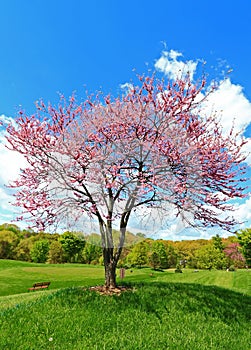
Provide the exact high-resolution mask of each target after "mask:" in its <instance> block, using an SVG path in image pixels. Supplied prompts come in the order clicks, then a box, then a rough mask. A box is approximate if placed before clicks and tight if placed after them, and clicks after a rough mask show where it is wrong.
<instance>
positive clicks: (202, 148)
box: [7, 75, 245, 286]
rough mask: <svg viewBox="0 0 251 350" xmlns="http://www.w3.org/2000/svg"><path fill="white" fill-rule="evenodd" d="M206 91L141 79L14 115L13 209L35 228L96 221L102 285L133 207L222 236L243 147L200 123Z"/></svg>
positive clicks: (207, 122) (210, 119)
mask: <svg viewBox="0 0 251 350" xmlns="http://www.w3.org/2000/svg"><path fill="white" fill-rule="evenodd" d="M205 85H206V82H205V80H204V79H202V81H201V82H200V83H197V84H193V83H192V82H191V80H190V78H189V75H186V76H183V77H182V78H179V79H176V80H175V81H168V82H164V81H163V80H161V81H159V80H158V79H157V78H156V77H155V76H154V75H153V76H151V77H148V76H142V77H139V85H136V84H132V86H131V87H130V89H129V90H128V92H127V93H126V94H125V95H123V96H120V97H118V98H112V97H111V96H109V95H108V96H105V97H102V96H96V97H94V98H87V99H86V101H85V102H84V103H82V104H77V102H76V101H75V98H74V96H73V97H71V98H70V100H69V101H68V102H67V101H66V100H65V99H64V98H62V100H61V102H60V104H59V106H58V107H53V106H51V105H48V106H46V105H45V104H44V102H43V101H41V102H40V103H39V104H38V105H37V112H36V113H35V114H33V115H26V114H25V113H24V111H20V114H19V117H18V118H17V119H16V121H15V124H12V125H9V127H8V129H7V131H8V136H7V140H8V147H9V148H10V149H12V150H14V151H17V152H19V153H21V154H23V155H24V157H25V158H26V160H27V163H28V166H27V167H26V168H25V169H22V172H21V175H20V177H19V179H18V180H16V181H15V182H14V183H13V187H16V188H18V191H17V193H16V205H18V206H20V207H22V208H23V209H24V214H27V213H28V214H29V215H30V217H29V220H31V222H32V223H33V224H34V225H36V226H37V227H39V228H40V229H44V228H45V227H48V226H51V225H53V224H58V223H60V222H62V221H64V222H67V220H70V221H72V220H74V219H76V220H77V219H79V218H81V217H83V215H84V214H85V213H87V214H88V215H89V216H90V217H94V218H96V219H97V222H98V224H99V228H100V233H101V237H102V247H103V253H104V263H105V270H106V282H107V286H110V285H113V286H114V285H115V280H114V279H115V268H116V265H117V262H118V259H119V256H120V254H121V250H122V247H123V244H124V240H125V232H126V228H127V225H128V222H129V219H130V217H131V215H132V213H133V212H135V211H136V212H137V210H138V209H140V208H150V209H151V210H153V211H154V210H156V211H158V212H161V213H163V215H169V213H170V211H171V212H172V213H175V215H177V216H179V217H180V218H181V219H182V220H184V221H185V222H187V223H188V224H190V225H194V226H198V225H200V224H202V225H203V226H205V225H206V226H215V225H218V226H220V227H222V228H223V229H227V230H229V229H231V227H232V226H233V225H234V224H235V223H236V222H235V220H234V218H232V217H230V216H229V215H228V213H229V210H231V206H230V205H229V204H228V203H227V201H228V200H229V199H232V198H234V197H242V196H243V187H241V186H240V175H241V174H242V173H243V166H242V161H243V160H244V159H245V156H244V155H243V153H242V146H243V144H244V140H241V139H240V138H239V135H238V134H235V133H234V130H233V129H232V130H231V131H230V133H229V134H228V135H225V134H223V132H222V128H221V126H220V123H219V121H218V120H217V119H216V117H215V115H214V114H212V115H203V113H202V112H201V110H200V107H201V104H202V100H203V99H204V97H203V98H202V97H201V96H204V95H203V93H205ZM224 212H226V213H227V214H226V215H225V216H224V215H223V213H224ZM21 219H23V217H21ZM115 222H118V226H119V230H120V238H119V243H118V247H117V249H114V248H115V247H114V241H113V234H112V228H113V225H114V223H115Z"/></svg>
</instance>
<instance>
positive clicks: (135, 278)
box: [0, 260, 251, 350]
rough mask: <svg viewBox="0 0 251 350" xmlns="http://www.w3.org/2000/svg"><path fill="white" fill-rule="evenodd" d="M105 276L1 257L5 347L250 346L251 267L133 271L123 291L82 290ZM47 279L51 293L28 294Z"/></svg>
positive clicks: (0, 324)
mask: <svg viewBox="0 0 251 350" xmlns="http://www.w3.org/2000/svg"><path fill="white" fill-rule="evenodd" d="M152 273H153V275H152ZM103 276H104V271H103V268H102V267H99V266H86V265H78V264H65V265H44V264H32V263H26V262H17V261H8V260H0V293H1V295H2V296H0V334H1V337H0V349H1V350H2V349H3V350H12V349H13V350H16V349H18V350H28V349H29V350H30V349H31V350H32V349H34V350H35V349H39V350H43V349H54V350H57V349H58V350H59V349H62V350H64V349H65V350H69V349H71V350H75V349H76V350H78V349H79V350H85V349H91V350H95V349H97V350H102V349H107V350H108V349H109V350H113V349H114V350H115V349H116V350H117V349H118V350H123V349H128V350H137V349H139V350H144V349H147V350H152V349H156V350H158V349H159V350H164V349H175V350H186V349H187V350H191V349H192V350H209V349H215V350H216V349H217V350H222V349H226V350H250V344H251V333H250V328H251V318H250V317H251V271H246V270H243V271H242V270H239V271H236V272H226V271H199V272H197V273H195V272H193V271H192V270H184V272H183V273H182V274H175V273H174V271H173V270H167V271H164V272H159V271H154V272H152V270H150V269H140V270H137V269H133V270H127V271H126V277H125V279H124V280H123V282H122V281H120V280H119V281H118V282H119V283H120V284H124V285H128V286H130V287H131V288H132V290H131V291H127V292H124V293H122V294H121V295H120V296H101V295H99V294H97V293H96V292H93V291H89V290H88V289H87V290H84V289H83V288H81V287H80V286H91V285H96V284H102V283H103V281H104V277H103ZM45 280H49V281H51V287H50V289H49V290H46V291H41V292H40V291H38V292H28V291H27V289H28V288H29V287H31V285H32V284H33V283H34V282H39V281H45ZM65 287H70V288H65Z"/></svg>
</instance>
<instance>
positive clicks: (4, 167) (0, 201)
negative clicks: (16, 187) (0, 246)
mask: <svg viewBox="0 0 251 350" xmlns="http://www.w3.org/2000/svg"><path fill="white" fill-rule="evenodd" d="M0 121H1V122H2V124H3V125H4V126H5V125H8V124H9V123H10V122H11V121H12V118H10V117H7V116H5V115H3V114H2V115H1V116H0ZM5 133H6V132H5V128H4V127H0V222H10V221H11V220H12V219H13V218H14V217H15V216H16V215H15V214H14V211H16V208H14V207H13V206H12V205H11V204H10V203H11V202H13V200H14V198H13V196H12V195H11V194H10V193H11V192H14V191H10V190H9V189H8V188H7V187H6V186H7V185H8V184H9V182H11V181H13V180H15V179H17V177H18V174H19V171H20V168H23V167H25V165H26V163H25V160H24V157H23V156H21V155H20V154H19V153H17V152H13V151H10V150H9V149H7V148H6V147H5V144H6V139H5Z"/></svg>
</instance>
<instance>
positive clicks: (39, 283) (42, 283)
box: [33, 282, 51, 287]
mask: <svg viewBox="0 0 251 350" xmlns="http://www.w3.org/2000/svg"><path fill="white" fill-rule="evenodd" d="M50 284H51V282H38V283H34V284H33V287H41V286H49V285H50Z"/></svg>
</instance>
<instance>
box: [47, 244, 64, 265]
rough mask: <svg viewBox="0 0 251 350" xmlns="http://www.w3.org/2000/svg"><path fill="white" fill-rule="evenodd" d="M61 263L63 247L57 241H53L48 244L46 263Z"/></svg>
mask: <svg viewBox="0 0 251 350" xmlns="http://www.w3.org/2000/svg"><path fill="white" fill-rule="evenodd" d="M61 262H63V247H62V244H61V243H60V242H59V241H54V242H52V243H51V244H50V249H49V252H48V263H49V264H59V263H61Z"/></svg>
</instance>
